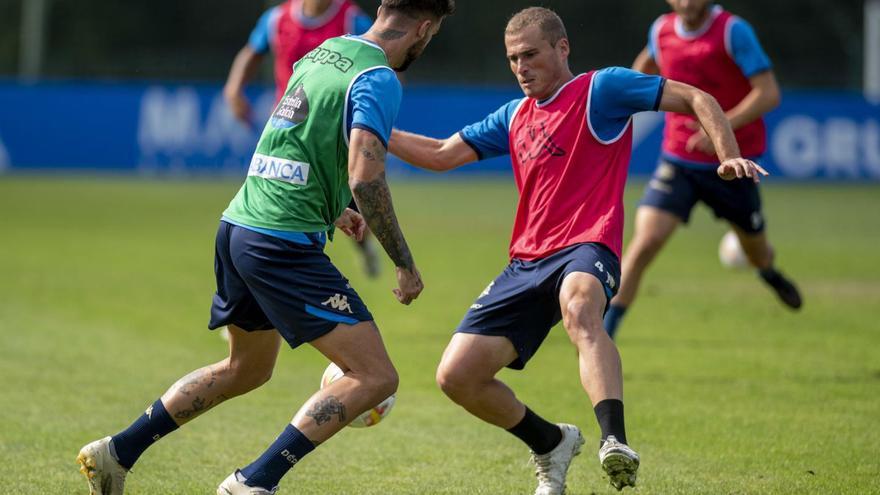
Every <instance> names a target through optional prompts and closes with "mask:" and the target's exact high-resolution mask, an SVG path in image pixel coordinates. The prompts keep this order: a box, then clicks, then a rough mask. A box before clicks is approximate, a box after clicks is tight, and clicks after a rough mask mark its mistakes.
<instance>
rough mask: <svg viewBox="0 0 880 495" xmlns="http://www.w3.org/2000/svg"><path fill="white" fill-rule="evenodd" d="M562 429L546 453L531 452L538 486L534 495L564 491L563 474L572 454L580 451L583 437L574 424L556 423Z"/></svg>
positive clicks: (557, 493) (572, 457)
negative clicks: (552, 447) (560, 435)
mask: <svg viewBox="0 0 880 495" xmlns="http://www.w3.org/2000/svg"><path fill="white" fill-rule="evenodd" d="M557 426H559V429H560V430H562V440H560V442H559V445H557V446H556V448H555V449H553V450H551V451H550V452H547V453H546V454H542V455H538V454H535V453H534V452H532V459H531V462H534V463H535V476H536V477H537V478H538V488H536V489H535V495H562V494H563V493H565V474H566V473H567V472H568V466H569V464H571V460H572V459H574V456H576V455H578V454H580V453H581V445H583V444H584V437H583V436H582V435H581V430H579V429H578V427H577V426H575V425H569V424H565V423H559V424H557Z"/></svg>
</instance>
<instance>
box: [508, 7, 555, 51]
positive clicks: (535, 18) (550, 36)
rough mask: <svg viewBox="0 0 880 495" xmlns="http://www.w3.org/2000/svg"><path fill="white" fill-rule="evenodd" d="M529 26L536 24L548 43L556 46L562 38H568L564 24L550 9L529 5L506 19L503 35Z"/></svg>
mask: <svg viewBox="0 0 880 495" xmlns="http://www.w3.org/2000/svg"><path fill="white" fill-rule="evenodd" d="M529 26H538V27H539V28H541V33H542V34H543V35H544V39H546V40H547V41H548V42H549V43H550V45H552V46H556V43H557V42H559V40H561V39H562V38H568V34H567V33H566V32H565V25H564V24H562V19H560V18H559V16H558V15H557V14H556V12H553V11H552V10H550V9H547V8H544V7H529V8H527V9H523V10H520V11H519V12H517V13H516V14H513V17H511V18H510V20H509V21H507V27H506V28H505V29H504V34H505V35H512V34H517V33H519V32H521V31H522V30H523V29H525V28H527V27H529Z"/></svg>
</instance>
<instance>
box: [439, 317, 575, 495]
mask: <svg viewBox="0 0 880 495" xmlns="http://www.w3.org/2000/svg"><path fill="white" fill-rule="evenodd" d="M516 358H517V353H516V350H515V349H514V348H513V344H511V342H510V340H508V339H507V338H506V337H499V336H491V335H475V334H468V333H456V334H455V335H453V337H452V341H451V342H450V343H449V346H447V347H446V351H445V352H444V353H443V359H442V360H441V362H440V366H439V367H438V369H437V383H438V384H439V385H440V388H441V389H442V390H443V392H445V393H446V395H448V396H449V398H451V399H452V400H453V401H455V403H457V404H459V405H460V406H462V407H464V408H465V409H466V410H467V411H468V412H470V413H471V414H473V415H474V416H476V417H478V418H480V419H482V420H483V421H485V422H487V423H490V424H493V425H495V426H499V427H501V428H504V429H505V430H507V431H508V432H510V433H511V434H513V435H515V436H516V437H517V438H519V439H520V440H522V441H523V442H524V443H526V445H528V446H529V448H530V449H531V451H532V452H531V456H532V457H531V458H532V461H533V462H534V464H535V475H536V476H537V478H538V486H537V488H536V490H535V494H536V495H558V494H561V493H563V491H564V487H565V476H566V473H567V471H568V466H569V464H570V463H571V460H572V458H574V456H576V455H577V454H579V453H580V448H581V445H583V443H584V440H583V437H582V436H581V433H580V430H578V428H577V427H576V426H574V425H570V424H553V423H549V422H548V421H546V420H544V419H543V418H541V417H540V416H538V415H537V414H535V413H534V412H532V410H531V409H529V408H527V407H526V406H525V404H523V403H522V402H520V401H519V400H518V399H517V398H516V395H515V394H514V393H513V390H511V389H510V388H509V387H508V386H507V385H505V384H504V383H503V382H502V381H501V380H498V379H497V378H495V375H496V374H497V373H498V372H499V371H500V370H501V369H502V368H504V367H505V366H507V365H508V364H510V363H511V362H512V361H513V360H514V359H516Z"/></svg>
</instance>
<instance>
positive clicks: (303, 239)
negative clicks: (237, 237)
mask: <svg viewBox="0 0 880 495" xmlns="http://www.w3.org/2000/svg"><path fill="white" fill-rule="evenodd" d="M220 221H222V222H226V223H228V224H230V225H235V226H237V227H241V228H243V229H247V230H250V231H253V232H257V233H260V234H263V235H267V236H270V237H277V238H279V239H284V240H285V241H290V242H294V243H296V244H302V245H305V246H315V245H317V246H319V247H322V248H323V247H324V245H325V244H327V233H326V232H291V231H287V230H274V229H264V228H262V227H254V226H253V225H245V224H243V223H241V222H236V221H235V220H231V219H230V218H229V217H226V216H222V217H220Z"/></svg>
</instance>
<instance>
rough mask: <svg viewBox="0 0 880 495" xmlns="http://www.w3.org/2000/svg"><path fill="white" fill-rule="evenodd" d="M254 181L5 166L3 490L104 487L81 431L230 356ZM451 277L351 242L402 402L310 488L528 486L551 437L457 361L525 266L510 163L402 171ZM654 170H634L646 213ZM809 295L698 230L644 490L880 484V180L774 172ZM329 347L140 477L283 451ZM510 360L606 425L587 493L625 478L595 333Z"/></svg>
mask: <svg viewBox="0 0 880 495" xmlns="http://www.w3.org/2000/svg"><path fill="white" fill-rule="evenodd" d="M237 187H238V184H237V183H231V182H229V183H226V182H220V183H217V182H214V183H205V182H163V181H151V180H140V179H76V180H64V181H62V180H55V179H48V178H42V177H18V178H8V177H7V178H3V179H0V233H2V234H0V281H2V283H0V336H2V345H0V377H2V381H3V386H2V388H0V463H2V465H3V466H5V467H4V470H3V475H2V482H0V492H2V493H9V494H21V493H35V494H36V493H53V494H54V493H57V494H70V493H84V492H85V491H86V489H85V483H84V482H83V480H82V479H81V477H80V475H79V473H78V472H77V470H76V466H75V463H74V457H75V455H76V452H77V450H78V449H79V447H80V446H81V445H82V444H84V443H86V442H88V441H90V440H93V439H95V438H97V437H99V436H104V435H108V434H112V433H115V432H117V431H118V430H120V429H122V428H124V427H125V426H127V425H128V424H129V423H130V421H131V420H132V419H134V418H135V417H136V416H137V415H139V414H140V413H141V411H143V409H144V408H145V407H146V406H147V405H148V404H149V403H151V402H152V401H153V400H155V398H156V397H158V396H159V395H160V394H161V393H162V392H163V391H164V390H165V388H166V387H167V386H168V385H170V384H171V383H172V382H173V381H174V380H176V379H177V378H178V377H179V376H180V375H182V374H184V373H186V372H188V371H190V370H191V369H194V368H196V367H198V366H200V365H203V364H205V363H208V362H211V361H214V360H218V359H221V358H222V357H223V356H224V354H225V352H226V350H225V343H224V342H222V341H221V340H220V338H219V337H217V335H215V334H214V333H210V332H208V331H206V330H205V327H206V322H207V317H208V308H209V304H210V296H211V294H212V291H213V288H214V285H213V284H214V281H213V271H212V268H213V265H212V262H213V259H212V257H213V238H214V231H215V229H216V224H217V220H218V218H219V214H220V212H221V211H222V208H223V207H224V206H225V204H226V203H227V201H228V200H229V198H230V197H231V195H232V194H233V193H234V191H235V190H236V188H237ZM392 187H393V191H394V194H395V199H396V205H397V210H398V212H399V216H400V217H401V222H402V225H403V226H404V230H405V233H406V234H407V236H408V238H409V240H410V243H411V246H412V249H413V252H414V254H415V257H416V260H417V263H418V265H419V267H420V269H421V271H422V274H423V276H424V280H425V284H426V289H425V292H424V293H423V294H422V297H421V298H420V299H419V300H418V301H417V302H416V303H415V304H413V305H412V306H411V307H403V306H401V305H399V304H397V303H396V301H395V300H394V299H393V296H392V295H391V288H392V287H393V277H392V273H391V270H390V266H389V264H386V265H385V271H384V273H383V275H382V277H381V279H380V280H378V281H368V280H366V279H365V278H364V276H363V275H362V273H361V270H360V268H359V265H358V262H357V259H356V257H355V256H354V251H353V249H352V247H351V245H350V243H348V241H345V240H340V241H339V242H336V243H335V244H334V245H333V246H332V247H330V248H329V250H330V252H331V257H333V258H334V260H335V261H336V263H337V264H338V266H339V267H340V268H341V269H342V271H343V272H344V273H346V274H347V275H349V276H350V278H351V279H352V282H353V284H354V285H355V287H356V288H357V289H358V291H359V292H360V293H361V295H362V297H363V298H364V299H365V300H366V301H367V303H368V304H369V306H370V308H371V310H372V312H373V314H374V315H375V317H376V319H377V322H378V324H379V326H380V328H381V329H382V331H383V334H384V336H385V341H386V343H387V345H388V348H389V350H390V353H391V355H392V358H393V359H394V361H395V363H396V364H397V367H398V369H399V371H400V375H401V387H400V391H399V393H398V402H397V405H396V406H395V410H394V412H393V413H392V414H391V416H389V418H388V420H387V422H385V423H383V424H382V425H380V426H378V427H376V428H371V429H368V430H353V429H346V430H345V431H343V432H342V433H341V434H340V435H338V436H337V437H336V438H334V439H333V440H332V441H330V442H328V443H327V444H325V445H323V446H322V447H321V448H320V449H318V450H317V451H316V452H315V453H313V454H312V455H310V456H309V457H308V458H307V459H306V460H305V461H303V463H302V464H301V465H298V466H297V467H296V469H295V470H294V471H293V472H292V473H291V474H290V475H288V476H287V478H286V479H285V480H284V482H283V483H282V493H290V494H294V493H296V494H328V493H336V494H523V493H531V490H532V489H533V483H534V481H533V476H532V474H531V469H532V468H531V467H529V466H527V465H526V460H527V457H528V455H527V452H526V449H525V448H524V447H523V446H522V445H521V444H520V443H518V441H517V440H515V439H514V438H513V437H512V436H511V435H508V434H506V433H504V432H502V431H500V430H497V429H494V428H493V427H491V426H488V425H485V424H483V423H480V422H479V421H478V420H476V419H474V418H472V417H470V416H468V415H467V414H466V413H465V412H463V411H462V410H460V409H459V408H457V407H456V406H455V405H454V404H452V403H451V402H450V401H448V400H447V399H446V398H445V397H444V396H443V395H442V394H441V392H440V391H439V390H438V389H437V388H436V386H435V385H434V382H433V375H434V368H435V366H436V364H437V362H438V361H439V358H440V354H441V352H442V350H443V348H444V346H445V344H446V342H447V341H448V338H449V335H450V332H451V330H452V329H453V328H454V326H455V325H456V324H457V323H458V321H459V319H460V318H461V316H462V314H463V313H464V311H465V309H466V308H467V307H468V306H469V305H470V304H471V302H472V300H473V299H474V298H475V297H476V296H477V295H478V294H479V293H480V291H481V290H482V289H483V288H484V287H485V286H486V284H487V283H488V282H489V281H490V280H491V279H492V278H493V277H494V276H495V275H496V274H497V273H498V272H499V271H500V270H501V269H502V267H503V266H504V264H505V262H506V244H507V240H508V237H509V232H510V226H511V222H512V216H513V207H514V205H515V201H516V195H515V191H514V189H513V186H512V184H511V183H509V182H491V181H475V182H467V181H461V182H439V181H438V182H432V183H400V184H393V185H392ZM640 191H641V186H638V185H637V186H636V187H631V188H630V190H629V191H628V193H627V205H628V207H629V211H628V213H629V216H630V218H631V216H632V212H633V210H634V205H635V202H636V201H637V199H638V195H639V193H640ZM764 199H765V204H766V212H767V216H768V218H769V233H770V237H771V239H772V241H773V243H774V245H775V247H776V249H777V253H778V260H779V264H780V266H781V267H783V268H784V269H785V270H786V271H787V272H789V273H790V274H791V275H793V276H794V277H795V278H796V280H797V281H798V282H799V283H800V285H801V287H802V289H803V291H804V293H805V299H806V305H805V308H804V310H803V311H802V312H801V313H799V314H793V313H791V312H789V311H786V310H785V309H783V308H782V307H781V306H780V305H779V304H778V303H777V302H776V300H775V299H774V297H773V295H772V294H771V293H770V292H769V291H768V290H767V289H765V288H764V287H763V286H762V285H761V284H759V283H758V281H757V279H756V277H755V275H754V274H753V273H750V272H732V271H728V270H725V269H723V268H721V267H720V265H719V264H718V260H717V257H716V247H717V242H718V240H719V239H720V237H721V234H722V232H723V230H724V229H723V227H722V225H721V224H718V223H715V222H713V221H712V220H711V219H710V215H709V213H708V212H707V211H706V210H705V209H700V210H698V211H697V212H695V215H694V220H693V224H692V225H691V226H690V228H687V229H683V230H682V231H680V232H679V233H678V234H677V235H676V237H675V238H674V240H673V241H672V243H671V244H670V245H669V246H668V248H667V249H666V251H665V252H664V253H663V254H662V256H661V257H660V259H659V260H658V262H657V263H656V265H655V266H654V267H653V268H652V269H651V271H650V272H649V274H648V277H647V279H646V281H645V284H644V286H643V291H642V294H641V299H639V301H638V304H637V305H636V306H634V307H633V309H632V310H631V311H630V314H629V315H628V316H627V319H626V321H625V322H624V325H623V327H622V330H621V334H620V337H619V347H620V351H621V354H622V356H623V362H624V375H625V385H626V398H627V400H626V404H627V423H628V430H629V437H630V441H631V443H632V445H633V446H634V447H635V448H636V449H637V450H638V451H639V452H640V453H641V454H642V460H643V463H642V470H641V472H640V480H639V487H638V488H637V489H636V490H635V491H634V492H633V493H643V494H688V495H691V494H747V493H748V494H783V493H786V494H807V493H815V494H866V493H880V481H878V480H880V476H878V475H880V460H878V459H880V428H878V426H880V324H878V317H880V254H878V253H880V251H878V246H880V217H878V215H880V187H878V186H843V185H819V184H817V185H809V186H799V185H779V184H774V183H773V182H772V181H768V184H767V186H766V187H765V190H764ZM325 365H326V361H325V360H324V359H323V358H322V357H321V356H319V355H318V354H317V352H315V351H314V350H312V349H311V348H309V347H308V346H306V347H303V348H300V349H297V350H296V351H290V350H289V349H284V350H282V353H281V357H280V359H279V363H278V366H277V369H276V372H275V375H274V378H273V379H272V381H271V382H269V383H268V384H267V385H265V386H264V387H263V388H261V389H259V390H257V391H255V392H253V393H251V394H249V395H248V396H245V397H242V398H239V399H236V400H234V401H231V402H229V403H227V404H224V405H223V406H221V407H219V408H218V409H216V410H214V411H211V412H210V413H208V414H207V415H205V416H204V417H202V418H201V419H199V420H198V421H195V422H193V423H191V424H189V425H187V426H186V427H184V428H182V429H181V430H179V431H178V432H176V433H175V434H174V435H172V436H170V437H168V438H166V439H163V440H162V441H161V442H160V443H159V444H157V445H156V446H154V448H152V449H151V450H149V451H148V452H147V453H146V454H145V455H144V456H143V457H142V458H141V461H140V463H139V464H138V465H137V466H136V468H135V471H134V473H133V474H131V475H130V476H129V484H128V487H129V493H132V494H189V493H192V494H204V493H213V490H214V487H216V484H217V483H218V482H219V481H220V480H222V479H223V478H224V477H225V476H226V475H227V474H228V473H229V472H230V471H231V470H232V469H233V468H235V467H236V466H241V465H243V464H245V463H248V462H250V460H252V459H253V458H254V457H255V456H257V455H258V454H259V453H260V452H262V450H263V448H265V446H266V445H267V444H268V443H269V442H271V441H272V440H273V439H274V438H275V436H276V435H277V433H278V432H279V431H280V430H281V429H282V428H283V427H284V425H285V424H286V423H287V422H288V421H289V419H290V417H291V415H292V414H293V412H294V411H295V410H296V409H297V407H298V405H299V404H300V403H301V402H302V401H303V400H304V399H305V398H306V397H308V395H310V393H311V392H312V391H313V390H314V389H315V388H316V386H317V384H318V381H319V378H320V376H321V372H322V370H323V368H324V366H325ZM502 378H503V379H504V380H505V381H507V382H508V383H509V384H511V386H512V387H513V388H514V389H515V390H516V391H517V393H518V394H519V396H520V397H521V398H522V399H523V400H524V401H525V402H527V403H528V404H530V405H531V406H532V407H533V408H534V409H535V410H536V411H537V412H538V413H539V414H542V415H544V416H546V417H547V418H549V419H552V420H555V421H566V422H573V423H576V424H578V425H579V426H580V427H581V428H582V429H583V430H584V433H585V435H586V436H587V437H588V438H589V440H588V443H587V447H588V448H586V449H585V451H584V455H582V456H581V457H579V458H578V459H577V460H576V461H575V463H574V464H573V465H572V469H571V472H570V478H569V487H570V490H569V493H570V494H571V495H586V494H593V493H596V494H608V493H613V489H612V488H611V487H610V486H608V484H607V482H606V481H605V480H604V479H603V478H602V476H601V473H600V469H599V466H598V462H597V461H596V459H595V450H594V447H595V445H596V440H597V438H598V429H597V427H596V425H595V420H594V418H593V414H592V411H591V408H590V406H589V401H588V400H587V398H586V396H585V394H584V393H583V391H582V390H581V388H580V386H579V384H578V378H577V373H576V361H575V356H574V350H573V348H572V347H571V345H570V344H569V343H568V341H567V338H566V336H565V335H564V332H563V331H561V329H560V328H557V329H554V331H553V332H551V335H550V337H549V338H548V340H547V341H546V343H545V344H544V346H543V347H542V349H541V351H540V352H539V353H538V354H537V356H536V357H535V358H534V359H533V360H532V361H531V362H530V364H529V366H528V368H527V369H526V370H525V371H524V372H507V371H505V372H504V373H503V376H502Z"/></svg>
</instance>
